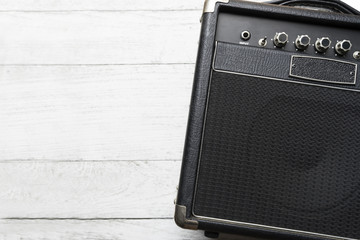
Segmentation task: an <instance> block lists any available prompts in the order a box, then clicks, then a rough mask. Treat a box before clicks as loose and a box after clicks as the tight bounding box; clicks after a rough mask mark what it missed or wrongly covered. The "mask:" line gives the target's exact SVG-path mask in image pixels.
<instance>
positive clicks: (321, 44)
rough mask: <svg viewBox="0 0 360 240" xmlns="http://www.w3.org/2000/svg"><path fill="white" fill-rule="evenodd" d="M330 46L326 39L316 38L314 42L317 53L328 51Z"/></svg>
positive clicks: (328, 39) (328, 40)
mask: <svg viewBox="0 0 360 240" xmlns="http://www.w3.org/2000/svg"><path fill="white" fill-rule="evenodd" d="M330 46H331V41H330V38H328V37H322V38H318V39H317V40H316V42H315V49H316V50H317V51H318V52H326V50H328V49H329V47H330Z"/></svg>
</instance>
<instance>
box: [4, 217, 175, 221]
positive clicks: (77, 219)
mask: <svg viewBox="0 0 360 240" xmlns="http://www.w3.org/2000/svg"><path fill="white" fill-rule="evenodd" d="M169 219H173V217H160V218H1V219H0V220H11V221H24V220H25V221H37V220H48V221H69V220H72V221H114V220H115V221H116V220H118V221H119V220H124V221H126V220H131V221H143V220H169Z"/></svg>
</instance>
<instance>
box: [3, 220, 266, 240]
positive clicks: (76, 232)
mask: <svg viewBox="0 0 360 240" xmlns="http://www.w3.org/2000/svg"><path fill="white" fill-rule="evenodd" d="M0 239H2V240H15V239H26V240H38V239H44V240H48V239H51V240H63V239H73V240H80V239H93V240H130V239H134V240H149V239H159V240H189V239H192V240H209V238H206V237H205V236H204V233H203V231H194V230H185V229H181V228H179V227H177V226H176V225H175V223H174V221H173V220H172V219H149V220H105V221H104V220H103V221H77V220H63V221H59V220H52V221H49V220H21V221H19V220H3V221H1V220H0ZM218 240H264V239H260V238H251V237H239V236H231V235H220V238H219V239H218Z"/></svg>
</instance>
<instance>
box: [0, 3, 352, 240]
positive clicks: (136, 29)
mask: <svg viewBox="0 0 360 240" xmlns="http://www.w3.org/2000/svg"><path fill="white" fill-rule="evenodd" d="M347 2H349V3H351V4H353V5H355V3H356V4H357V5H359V3H358V2H355V1H347ZM355 6H356V5H355ZM201 9H202V0H173V1H164V0H151V1H150V0H142V1H134V0H87V1H83V0H26V1H25V0H0V32H1V34H0V239H31V240H32V239H119V240H125V239H135V240H143V239H144V240H145V239H164V240H165V239H166V240H170V239H172V240H185V239H198V240H204V239H205V238H204V237H203V236H202V232H196V231H187V230H182V229H179V228H178V227H177V226H175V224H174V222H173V220H172V216H173V210H174V206H173V199H174V198H175V195H176V189H175V186H176V185H177V182H178V177H179V171H180V165H181V155H182V148H183V141H184V136H185V129H186V121H187V113H188V107H189V102H190V94H191V85H192V78H193V72H194V63H195V57H196V49H197V41H198V36H199V31H200V24H199V18H200V15H201ZM223 239H232V238H230V237H223Z"/></svg>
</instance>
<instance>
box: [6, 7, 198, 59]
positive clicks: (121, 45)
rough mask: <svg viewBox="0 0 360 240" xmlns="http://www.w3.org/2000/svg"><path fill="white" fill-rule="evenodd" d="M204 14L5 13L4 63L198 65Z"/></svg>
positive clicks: (194, 11)
mask: <svg viewBox="0 0 360 240" xmlns="http://www.w3.org/2000/svg"><path fill="white" fill-rule="evenodd" d="M200 15H201V11H199V10H190V11H119V12H0V29H1V38H0V65H4V64H45V65H49V64H67V65H69V64H144V63H151V64H156V63H194V62H195V58H196V52H197V41H198V38H199V31H200V23H199V19H200Z"/></svg>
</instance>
